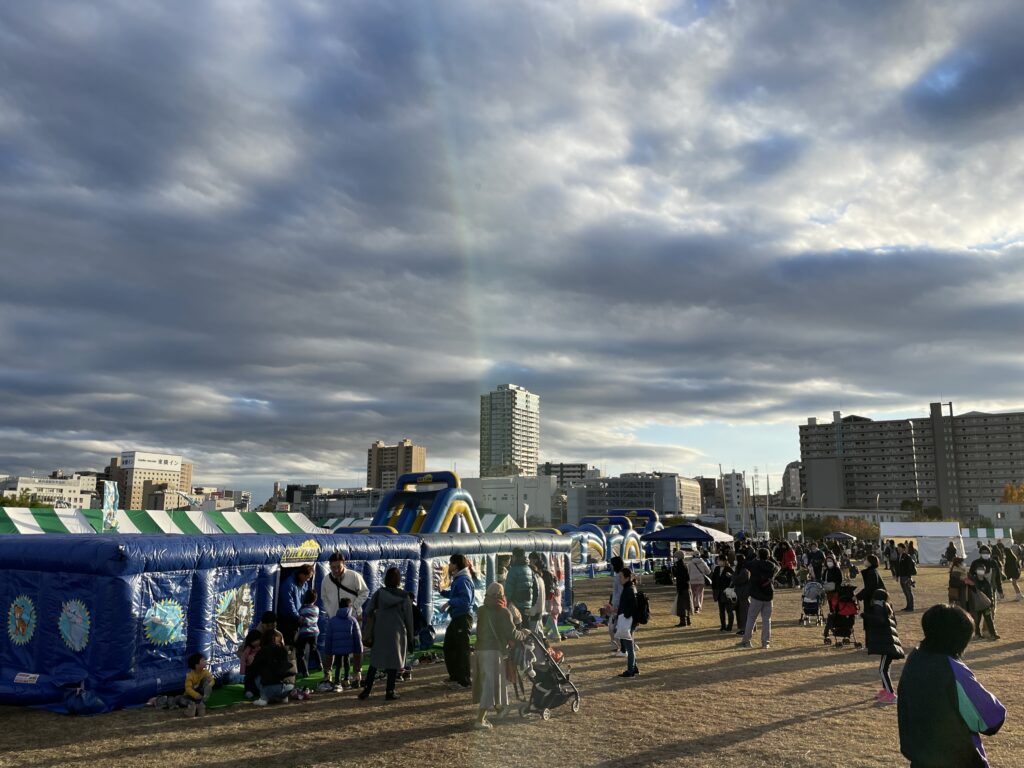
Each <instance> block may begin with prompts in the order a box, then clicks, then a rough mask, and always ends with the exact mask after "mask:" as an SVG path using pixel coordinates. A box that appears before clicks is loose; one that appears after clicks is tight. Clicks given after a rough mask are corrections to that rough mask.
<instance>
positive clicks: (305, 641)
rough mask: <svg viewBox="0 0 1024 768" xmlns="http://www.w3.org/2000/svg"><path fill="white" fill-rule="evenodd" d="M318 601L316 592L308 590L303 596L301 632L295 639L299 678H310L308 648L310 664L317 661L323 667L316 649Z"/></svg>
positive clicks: (300, 615)
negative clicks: (307, 664) (307, 661)
mask: <svg viewBox="0 0 1024 768" xmlns="http://www.w3.org/2000/svg"><path fill="white" fill-rule="evenodd" d="M316 599H317V596H316V590H315V589H310V590H308V591H307V592H306V593H305V594H304V595H303V596H302V608H300V609H299V631H298V633H297V635H296V638H295V663H296V664H297V666H298V668H299V677H309V668H308V667H307V666H306V648H307V647H308V648H309V660H310V662H312V661H313V660H314V659H316V665H317V666H318V667H319V666H322V665H321V663H320V651H318V650H317V648H316V641H317V638H318V637H320V627H319V626H318V624H319V621H320V609H319V608H317V607H316ZM325 674H326V672H325Z"/></svg>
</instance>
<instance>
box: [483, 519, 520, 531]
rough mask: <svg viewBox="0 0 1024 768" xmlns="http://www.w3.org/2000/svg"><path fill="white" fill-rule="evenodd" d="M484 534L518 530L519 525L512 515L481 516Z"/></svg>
mask: <svg viewBox="0 0 1024 768" xmlns="http://www.w3.org/2000/svg"><path fill="white" fill-rule="evenodd" d="M480 524H481V525H482V526H483V528H484V533H504V532H505V531H507V530H508V529H509V528H518V527H519V523H517V522H516V521H515V519H514V518H513V517H512V515H480Z"/></svg>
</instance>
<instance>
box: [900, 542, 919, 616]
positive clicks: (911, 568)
mask: <svg viewBox="0 0 1024 768" xmlns="http://www.w3.org/2000/svg"><path fill="white" fill-rule="evenodd" d="M896 551H897V552H898V553H899V559H898V560H897V561H896V577H897V578H898V579H899V580H900V588H901V589H902V590H903V596H904V597H905V598H906V599H907V605H906V607H904V608H903V611H904V612H905V613H910V612H911V611H913V610H914V577H915V576H916V575H917V565H916V564H915V563H914V558H912V557H911V556H910V555H909V554H908V553H907V545H906V544H904V543H902V542H901V543H900V544H899V545H898V546H897V547H896Z"/></svg>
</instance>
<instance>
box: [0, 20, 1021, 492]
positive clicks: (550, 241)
mask: <svg viewBox="0 0 1024 768" xmlns="http://www.w3.org/2000/svg"><path fill="white" fill-rule="evenodd" d="M1022 38H1024V15H1022V14H1021V13H1020V6H1019V4H1018V3H1016V2H1013V1H1012V0H1011V1H1010V2H1005V3H998V2H985V3H962V2H936V1H935V0H927V1H924V2H888V1H885V2H881V1H880V2H856V3H853V2H850V3H835V2H821V1H820V0H809V1H808V2H782V3H746V2H722V3H718V2H709V1H706V0H689V1H687V2H669V1H668V0H664V1H660V0H648V1H646V2H645V1H643V0H628V1H627V0H618V1H611V0H609V1H605V0H579V2H575V3H574V2H571V1H565V0H557V1H552V2H533V1H531V0H516V2H486V3H481V2H474V1H466V2H460V1H459V0H452V1H451V2H421V3H407V2H389V1H388V0H370V1H368V2H358V1H356V0H353V1H352V2H337V1H336V0H295V1H294V2H271V1H269V0H268V1H265V2H247V1H246V0H232V1H229V2H205V1H204V2H189V1H188V0H183V1H182V2H176V3H158V2H144V1H141V0H122V1H121V2H115V1H111V2H107V3H102V4H91V3H88V2H85V1H84V0H73V1H71V2H44V1H42V0H40V1H39V2H32V3H6V4H4V5H3V6H2V7H0V73H2V76H0V196H2V198H0V267H2V271H0V274H2V275H3V280H2V286H3V287H2V289H0V337H2V339H3V355H2V362H0V437H2V444H0V445H2V447H0V472H5V471H6V472H17V473H24V472H29V471H33V470H34V471H40V472H41V471H49V470H51V469H53V468H56V467H65V468H69V469H75V468H97V469H98V468H101V467H102V466H104V465H105V464H106V461H107V459H108V458H109V457H110V456H112V455H115V454H116V453H118V452H119V451H120V450H122V449H129V448H143V449H167V450H171V451H176V452H181V453H183V454H184V455H185V456H186V457H188V458H189V459H191V460H193V461H194V462H195V463H196V465H197V472H196V482H197V484H198V483H205V484H215V485H217V484H219V485H234V486H242V487H250V488H252V489H253V490H254V491H255V492H256V495H257V496H258V497H261V498H265V497H266V495H267V494H268V493H269V488H270V484H271V483H272V481H273V480H275V479H282V480H284V479H288V480H292V481H299V480H301V481H319V482H322V483H324V484H326V485H340V484H346V483H352V482H360V481H361V478H363V477H365V461H366V459H365V456H366V454H365V451H366V447H367V445H368V444H369V443H370V442H372V441H373V440H375V439H378V438H381V439H384V440H386V441H388V442H389V443H390V442H394V441H397V440H399V439H401V438H403V437H410V438H412V439H413V440H415V441H416V442H418V443H422V444H425V445H427V446H428V449H429V455H430V457H431V461H430V465H431V467H433V468H450V467H451V466H452V464H453V463H457V465H458V469H459V471H460V472H462V473H463V474H466V475H473V474H476V470H477V440H478V429H479V424H478V419H479V395H480V394H481V393H482V392H485V391H487V390H488V389H491V388H493V387H494V386H495V385H496V384H499V383H502V382H508V381H511V382H515V383H517V384H521V385H524V386H527V387H529V388H530V389H531V390H533V391H535V392H537V393H539V394H540V395H541V398H542V410H543V416H542V445H541V447H542V459H555V460H558V459H561V460H576V461H588V462H591V463H597V464H599V465H600V466H601V467H602V468H605V469H607V470H609V471H612V472H616V471H632V470H634V469H651V468H661V469H666V470H678V471H681V472H684V473H687V474H700V473H708V472H713V471H717V466H718V464H719V463H720V462H721V463H722V464H723V465H724V466H725V468H726V469H728V468H730V467H732V466H735V467H737V468H742V469H747V470H748V471H749V470H752V469H753V467H754V466H755V465H757V466H759V467H761V470H762V472H763V471H764V470H765V468H766V467H767V468H768V470H769V471H770V472H775V473H777V472H779V471H781V469H782V468H783V467H784V465H785V464H786V462H788V461H791V460H793V459H796V458H798V457H799V446H798V442H797V425H798V424H799V423H800V422H802V421H804V420H805V419H806V418H807V417H808V416H819V417H826V418H829V417H830V414H831V412H832V411H833V410H835V409H841V410H842V411H843V412H844V413H849V412H857V413H862V414H865V415H870V416H875V417H890V416H893V415H920V416H923V415H925V414H926V413H927V404H928V402H930V401H932V400H938V399H943V400H952V401H954V405H955V408H956V409H957V410H959V411H966V410H969V409H971V408H988V409H999V408H1005V409H1010V408H1013V409H1018V408H1021V407H1024V394H1022V391H1021V381H1022V379H1024V361H1022V356H1021V333H1022V331H1024V310H1022V308H1021V298H1022V296H1021V294H1022V289H1021V286H1022V285H1024V280H1022V278H1024V275H1022V272H1024V258H1022V255H1024V240H1022V238H1024V232H1022V228H1024V138H1022V131H1021V126H1022V125H1024V46H1022V45H1021V44H1020V40H1021V39H1022ZM775 483H777V480H776V481H774V482H773V484H775ZM762 487H763V486H762Z"/></svg>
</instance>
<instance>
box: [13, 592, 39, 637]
mask: <svg viewBox="0 0 1024 768" xmlns="http://www.w3.org/2000/svg"><path fill="white" fill-rule="evenodd" d="M35 633H36V606H35V603H33V602H32V599H31V598H30V597H29V596H28V595H18V596H17V597H16V598H14V600H12V601H11V608H10V610H9V611H8V612H7V636H8V637H9V638H10V639H11V642H12V643H14V644H15V645H25V644H26V643H27V642H28V641H29V640H31V639H32V635H34V634H35Z"/></svg>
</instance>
